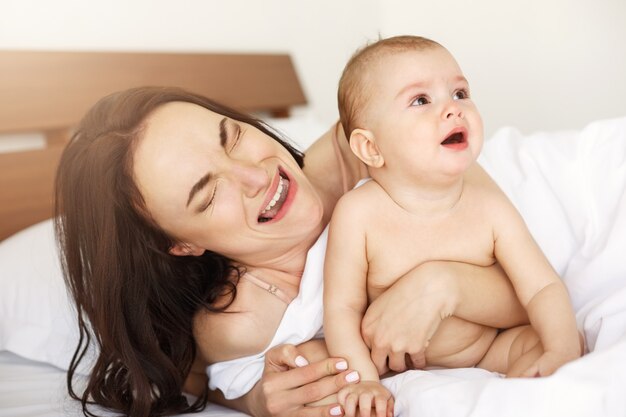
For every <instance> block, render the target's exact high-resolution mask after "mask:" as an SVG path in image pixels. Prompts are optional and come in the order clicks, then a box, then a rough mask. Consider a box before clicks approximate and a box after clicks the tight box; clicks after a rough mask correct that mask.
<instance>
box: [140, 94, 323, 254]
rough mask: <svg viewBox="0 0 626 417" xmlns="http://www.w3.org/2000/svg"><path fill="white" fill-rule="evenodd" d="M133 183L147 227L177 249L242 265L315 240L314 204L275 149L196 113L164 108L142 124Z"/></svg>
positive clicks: (241, 128)
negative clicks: (155, 227)
mask: <svg viewBox="0 0 626 417" xmlns="http://www.w3.org/2000/svg"><path fill="white" fill-rule="evenodd" d="M133 173H134V179H135V181H136V183H137V186H138V187H139V190H140V191H141V194H142V196H143V198H144V200H145V203H146V207H147V209H148V211H149V212H150V214H151V215H152V217H153V218H154V219H155V221H156V222H157V223H158V224H159V225H160V226H161V227H162V228H163V229H164V230H165V231H166V232H167V233H169V234H170V236H173V237H174V238H175V239H177V240H178V241H179V242H180V243H179V244H177V245H175V246H174V247H173V248H172V249H171V252H172V253H173V254H179V255H185V254H189V255H199V254H201V253H202V252H203V251H204V250H211V251H214V252H217V253H220V254H222V255H224V256H226V257H229V258H231V259H234V260H235V261H238V262H241V263H243V264H245V265H249V266H264V265H267V264H271V263H272V262H280V261H281V259H282V260H284V259H285V257H289V255H290V254H292V253H294V251H297V250H298V249H299V248H301V247H304V246H306V247H308V245H310V244H311V240H312V239H314V238H316V237H317V234H318V233H319V231H320V229H319V227H320V222H321V219H322V214H323V205H322V202H321V200H320V198H319V196H318V194H317V192H316V191H315V189H314V188H313V186H312V185H311V183H310V182H309V181H308V180H307V178H306V177H305V176H304V173H303V172H302V170H301V169H300V167H299V166H298V164H297V162H296V161H295V160H294V159H293V158H292V156H291V154H290V153H289V152H288V151H287V149H285V148H284V147H283V146H282V145H281V144H280V143H278V142H276V141H275V140H274V139H272V138H271V137H269V136H268V135H266V134H265V133H263V132H261V131H259V130H258V129H256V128H254V127H252V126H250V125H247V124H244V123H242V122H239V121H236V120H233V119H229V118H227V117H224V116H222V115H220V114H217V113H214V112H212V111H210V110H207V109H205V108H204V107H201V106H198V105H195V104H191V103H185V102H173V103H168V104H165V105H163V106H161V107H160V108H158V109H157V110H156V111H154V112H153V113H152V114H151V115H150V116H149V117H148V118H147V120H146V123H145V129H144V132H143V135H142V137H141V138H140V139H139V141H138V144H137V148H136V150H135V153H134V159H133Z"/></svg>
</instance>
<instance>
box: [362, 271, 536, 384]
mask: <svg viewBox="0 0 626 417" xmlns="http://www.w3.org/2000/svg"><path fill="white" fill-rule="evenodd" d="M452 315H454V316H456V317H458V318H461V319H464V320H467V321H470V322H473V323H477V324H481V325H485V326H490V327H495V328H508V327H513V326H517V325H520V324H526V323H528V316H527V314H526V311H525V310H524V308H523V307H522V306H521V304H520V302H519V300H518V298H517V295H516V294H515V291H514V289H513V286H512V285H511V282H510V281H509V279H508V278H507V276H506V274H505V273H504V272H503V270H502V268H500V266H499V265H498V264H494V265H492V266H489V267H481V266H476V265H471V264H466V263H462V262H447V261H433V262H427V263H424V264H421V265H420V266H418V267H416V268H414V269H412V270H411V271H409V272H408V273H407V274H406V275H404V276H403V277H401V278H400V279H399V280H397V281H396V283H395V284H394V285H393V286H392V287H391V288H388V289H387V290H386V291H385V292H384V293H383V294H381V295H380V296H379V297H378V298H377V299H376V300H374V302H373V303H372V304H371V305H370V306H369V307H368V309H367V311H366V313H365V316H364V317H363V321H362V323H361V333H362V335H363V340H364V341H365V343H366V344H367V345H368V347H370V349H371V351H372V360H373V362H374V364H375V365H376V367H377V369H378V371H379V372H380V373H381V374H382V373H384V372H386V371H387V370H388V368H389V369H391V370H394V371H398V372H400V371H404V370H406V369H407V368H417V369H419V368H423V367H424V365H425V354H424V352H425V350H426V347H427V346H428V343H429V341H430V339H431V338H432V336H433V334H434V333H435V332H436V331H437V329H438V327H439V325H440V324H441V322H442V320H443V319H445V318H447V317H450V316H452Z"/></svg>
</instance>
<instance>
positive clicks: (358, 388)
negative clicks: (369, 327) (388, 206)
mask: <svg viewBox="0 0 626 417" xmlns="http://www.w3.org/2000/svg"><path fill="white" fill-rule="evenodd" d="M351 197H353V196H352V195H351V194H350V193H348V194H347V195H346V196H344V197H343V198H342V199H341V200H340V201H339V203H338V204H337V206H336V208H335V211H334V212H333V217H332V220H331V222H330V229H329V235H328V246H327V249H326V260H325V264H324V335H325V337H326V345H327V347H328V351H329V352H330V354H331V356H335V355H339V356H338V357H343V358H346V359H347V360H348V363H349V364H350V366H351V367H352V368H353V369H355V370H357V371H358V372H359V374H360V377H361V378H360V382H359V383H358V384H354V385H350V386H347V387H346V388H344V389H342V390H341V391H340V392H339V394H338V395H339V402H340V403H341V404H342V405H343V406H344V408H345V411H346V416H351V415H354V414H355V411H356V408H357V407H358V408H359V411H360V415H361V416H364V415H365V416H369V415H370V409H376V414H377V415H379V416H385V415H386V414H387V413H388V411H389V410H390V409H391V408H392V407H393V405H392V402H393V399H392V398H391V394H390V393H389V391H387V389H385V388H384V387H383V386H382V385H380V379H379V376H378V371H377V369H376V367H375V366H374V363H373V362H372V360H371V357H370V351H369V349H368V348H367V346H366V345H365V342H364V341H363V337H362V336H361V320H362V318H363V315H364V314H365V310H366V308H367V304H368V300H367V256H366V246H365V245H366V240H365V228H364V225H365V224H366V223H365V219H364V217H367V216H364V215H363V207H358V204H354V200H353V199H352V198H351Z"/></svg>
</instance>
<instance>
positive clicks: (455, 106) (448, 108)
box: [442, 100, 463, 119]
mask: <svg viewBox="0 0 626 417" xmlns="http://www.w3.org/2000/svg"><path fill="white" fill-rule="evenodd" d="M442 116H443V118H444V119H451V118H454V117H458V118H461V119H462V118H463V111H462V110H461V106H459V103H457V101H456V100H450V101H448V102H447V103H446V105H445V106H444V108H443V112H442Z"/></svg>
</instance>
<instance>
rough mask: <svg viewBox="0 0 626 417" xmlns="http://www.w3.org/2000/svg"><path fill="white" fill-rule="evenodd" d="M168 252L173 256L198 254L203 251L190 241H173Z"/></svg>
mask: <svg viewBox="0 0 626 417" xmlns="http://www.w3.org/2000/svg"><path fill="white" fill-rule="evenodd" d="M169 253H170V255H174V256H200V255H202V254H203V253H204V249H202V248H200V247H198V246H196V245H193V244H191V243H174V245H172V247H171V248H170V250H169Z"/></svg>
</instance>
